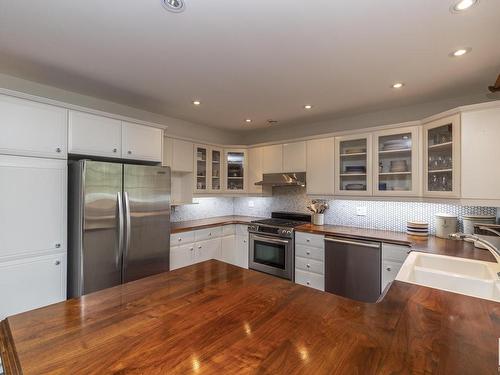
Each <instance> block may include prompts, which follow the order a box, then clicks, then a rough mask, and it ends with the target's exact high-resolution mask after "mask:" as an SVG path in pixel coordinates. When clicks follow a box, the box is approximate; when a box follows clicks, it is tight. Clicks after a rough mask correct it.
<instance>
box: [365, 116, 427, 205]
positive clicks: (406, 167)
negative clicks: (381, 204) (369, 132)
mask: <svg viewBox="0 0 500 375" xmlns="http://www.w3.org/2000/svg"><path fill="white" fill-rule="evenodd" d="M419 132H420V127H419V126H412V127H406V128H396V129H388V130H382V131H379V132H375V133H374V134H373V168H374V172H373V177H374V178H373V195H377V196H418V195H420V187H421V185H422V184H421V179H420V173H419V171H420V163H419V161H420V160H421V156H420V152H419V151H420V143H419Z"/></svg>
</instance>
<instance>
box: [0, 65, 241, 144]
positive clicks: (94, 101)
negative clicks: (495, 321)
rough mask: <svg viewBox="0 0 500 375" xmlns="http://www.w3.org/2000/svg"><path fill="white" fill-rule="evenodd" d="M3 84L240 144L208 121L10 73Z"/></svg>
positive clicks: (0, 79) (179, 132) (178, 132)
mask: <svg viewBox="0 0 500 375" xmlns="http://www.w3.org/2000/svg"><path fill="white" fill-rule="evenodd" d="M0 87H1V88H6V89H9V90H14V91H20V92H23V93H26V94H30V95H36V96H41V97H44V98H49V99H53V100H58V101H61V102H65V103H69V104H73V105H79V106H82V107H87V108H92V109H95V110H99V111H104V112H110V113H114V114H117V115H122V116H129V117H132V118H136V119H139V120H143V121H149V122H154V123H157V124H161V125H167V126H168V130H167V134H169V135H174V136H178V137H186V138H195V139H196V140H200V141H205V142H209V143H221V144H238V142H239V139H240V135H239V134H238V133H233V132H228V131H226V130H222V129H216V128H212V127H208V126H206V125H200V124H194V123H192V122H188V121H184V120H179V119H176V118H172V117H167V116H163V115H160V114H156V113H153V112H148V111H143V110H141V109H137V108H133V107H129V106H126V105H122V104H118V103H114V102H110V101H107V100H103V99H100V98H97V97H93V96H88V95H82V94H78V93H76V92H72V91H66V90H62V89H59V88H56V87H53V86H47V85H43V84H40V83H36V82H33V81H27V80H24V79H21V78H17V77H14V76H11V75H6V74H1V73H0Z"/></svg>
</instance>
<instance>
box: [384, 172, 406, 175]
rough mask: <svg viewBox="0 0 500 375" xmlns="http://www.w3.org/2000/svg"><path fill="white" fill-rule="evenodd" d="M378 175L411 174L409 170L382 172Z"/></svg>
mask: <svg viewBox="0 0 500 375" xmlns="http://www.w3.org/2000/svg"><path fill="white" fill-rule="evenodd" d="M378 175H379V176H396V175H411V172H382V173H379V174H378Z"/></svg>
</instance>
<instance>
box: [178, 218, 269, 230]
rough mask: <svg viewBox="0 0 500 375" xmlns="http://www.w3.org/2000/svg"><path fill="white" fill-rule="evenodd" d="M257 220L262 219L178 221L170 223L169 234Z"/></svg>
mask: <svg viewBox="0 0 500 375" xmlns="http://www.w3.org/2000/svg"><path fill="white" fill-rule="evenodd" d="M259 219H262V218H261V217H253V216H238V215H229V216H218V217H211V218H208V219H199V220H189V221H179V222H173V223H171V228H170V232H171V233H180V232H188V231H191V230H196V229H203V228H212V227H218V226H221V225H230V224H249V223H250V222H251V221H253V220H259Z"/></svg>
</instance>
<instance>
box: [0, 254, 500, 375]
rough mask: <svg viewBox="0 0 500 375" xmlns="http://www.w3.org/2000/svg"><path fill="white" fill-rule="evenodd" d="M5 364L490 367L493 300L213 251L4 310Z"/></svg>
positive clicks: (293, 369)
mask: <svg viewBox="0 0 500 375" xmlns="http://www.w3.org/2000/svg"><path fill="white" fill-rule="evenodd" d="M1 329H2V332H3V333H4V334H3V335H1V336H0V337H1V338H2V340H1V341H2V344H1V345H0V347H1V351H2V355H3V356H7V358H6V360H5V367H6V370H7V375H9V374H20V373H23V374H25V375H30V374H37V375H39V374H73V375H77V374H85V375H88V374H100V375H102V374H191V373H192V374H253V373H259V374H315V375H317V374H364V375H365V374H396V373H398V374H399V373H418V374H424V373H425V374H430V373H435V374H474V375H477V374H497V373H498V372H497V368H498V337H500V304H499V303H495V302H491V301H487V300H481V299H477V298H473V297H467V296H463V295H459V294H454V293H449V292H445V291H440V290H436V289H431V288H426V287H421V286H417V285H412V284H407V283H403V282H398V281H395V282H393V284H392V285H391V287H390V288H389V289H388V290H387V291H386V295H385V296H384V298H383V299H382V300H381V301H380V302H378V303H375V304H367V303H360V302H356V301H352V300H349V299H345V298H342V297H339V296H335V295H333V294H329V293H324V292H320V291H316V290H314V289H310V288H306V287H303V286H301V285H297V284H294V283H292V282H290V281H286V280H281V279H279V278H276V277H272V276H269V275H265V274H262V273H259V272H256V271H251V270H246V269H242V268H238V267H235V266H232V265H229V264H225V263H221V262H218V261H215V260H212V261H207V262H204V263H199V264H196V265H193V266H190V267H186V268H182V269H178V270H176V271H172V272H168V273H163V274H160V275H156V276H152V277H149V278H146V279H142V280H139V281H135V282H132V283H128V284H124V285H120V286H117V287H114V288H110V289H106V290H103V291H100V292H97V293H93V294H90V295H87V296H84V297H82V298H80V299H73V300H69V301H66V302H62V303H58V304H55V305H52V306H48V307H45V308H41V309H38V310H33V311H30V312H26V313H23V314H19V315H16V316H12V317H9V318H8V319H6V320H4V321H3V322H2V323H1Z"/></svg>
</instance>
